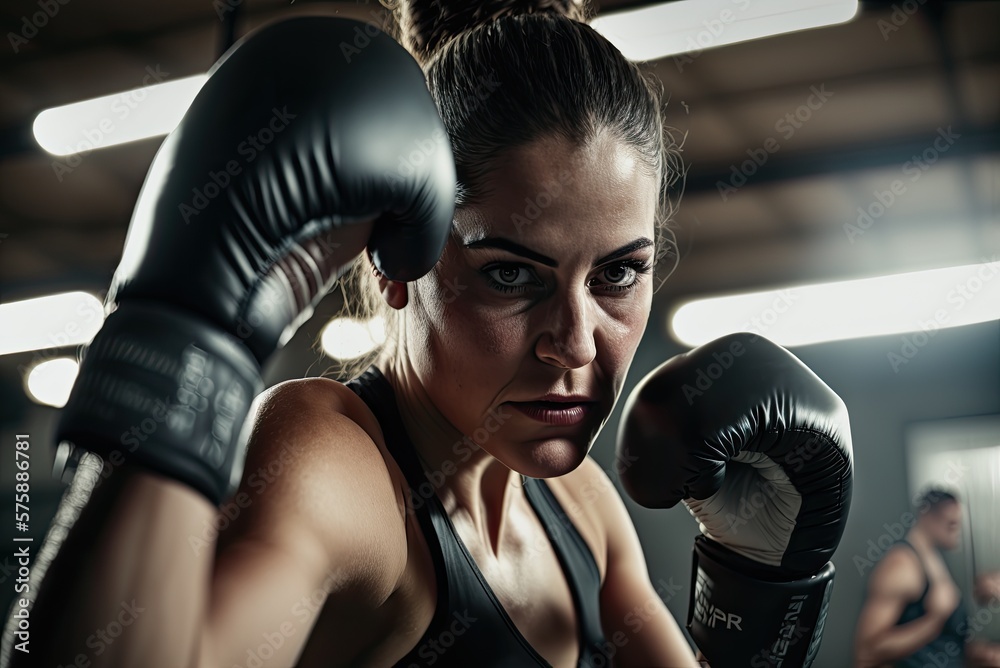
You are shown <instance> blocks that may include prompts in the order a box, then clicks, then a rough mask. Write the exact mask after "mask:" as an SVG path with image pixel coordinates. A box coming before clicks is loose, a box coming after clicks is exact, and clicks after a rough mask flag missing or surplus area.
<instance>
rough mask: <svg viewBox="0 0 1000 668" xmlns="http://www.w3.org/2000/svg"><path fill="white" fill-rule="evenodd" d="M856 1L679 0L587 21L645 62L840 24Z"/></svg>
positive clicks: (854, 9) (853, 11)
mask: <svg viewBox="0 0 1000 668" xmlns="http://www.w3.org/2000/svg"><path fill="white" fill-rule="evenodd" d="M857 11H858V2H857V0H795V1H794V2H789V1H788V0H677V1H676V2H663V3H658V4H655V5H652V6H649V7H643V8H641V9H634V10H626V11H622V12H615V13H611V14H608V15H606V16H600V17H598V18H596V19H594V21H593V22H592V23H591V26H592V27H593V28H594V30H596V31H597V32H599V33H601V34H602V35H604V36H605V37H606V38H607V39H608V40H609V41H610V42H611V43H612V44H614V45H615V46H616V47H618V49H619V50H620V51H621V52H622V53H623V54H624V55H625V57H627V58H629V59H630V60H637V61H644V60H655V59H656V58H664V57H666V56H672V55H676V54H680V53H688V54H691V53H700V52H701V51H702V50H704V49H708V48H712V47H716V46H722V45H723V44H734V43H736V42H746V41H748V40H751V39H760V38H762V37H770V36H772V35H780V34H782V33H787V32H794V31H796V30H806V29H808V28H818V27H821V26H828V25H834V24H837V23H844V22H845V21H849V20H850V19H852V18H854V15H855V14H856V13H857Z"/></svg>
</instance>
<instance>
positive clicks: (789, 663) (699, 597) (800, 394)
mask: <svg viewBox="0 0 1000 668" xmlns="http://www.w3.org/2000/svg"><path fill="white" fill-rule="evenodd" d="M626 455H628V456H630V457H631V459H627V458H626ZM618 456H619V457H620V458H621V461H631V462H632V464H631V465H630V466H629V468H628V469H627V470H625V471H624V472H623V473H622V483H623V484H624V487H625V489H626V491H627V492H628V494H629V495H630V496H631V497H632V498H633V499H634V500H635V501H636V502H637V503H639V504H641V505H643V506H645V507H647V508H670V507H672V506H674V505H676V504H677V502H678V501H682V500H683V502H684V504H685V506H687V508H688V510H689V512H691V514H692V515H694V517H695V518H696V519H697V520H698V522H699V525H700V528H701V532H702V534H703V535H702V536H699V537H698V538H696V539H695V549H694V568H693V572H692V580H693V584H692V595H691V600H690V603H689V609H688V629H689V630H690V632H691V635H692V637H693V638H694V640H695V642H696V643H697V645H698V648H699V649H700V650H701V651H702V653H703V654H704V655H705V657H706V658H707V659H708V661H709V663H710V664H711V666H712V668H730V667H734V668H747V667H748V666H749V667H750V668H758V667H760V668H763V667H765V666H782V667H784V668H793V667H799V666H809V665H810V664H811V663H812V661H813V659H814V658H815V656H816V653H817V652H818V650H819V643H820V640H821V638H822V634H823V624H824V622H825V619H826V613H827V606H828V604H829V597H830V592H831V590H832V588H833V575H834V568H833V564H832V563H830V558H831V556H832V555H833V552H834V550H835V549H836V547H837V545H838V544H839V542H840V538H841V535H842V534H843V531H844V526H845V524H846V522H847V514H848V510H849V509H850V502H851V486H852V475H853V465H852V453H851V432H850V424H849V421H848V415H847V408H846V406H845V405H844V402H843V401H842V400H841V399H840V397H838V396H837V395H836V394H835V393H834V392H833V391H832V390H831V389H830V388H829V387H827V385H826V384H825V383H823V381H822V380H820V379H819V377H817V376H816V374H814V373H813V372H812V371H810V370H809V368H808V367H806V366H805V365H804V364H802V362H800V361H799V360H798V359H797V358H796V357H795V356H793V355H792V354H791V353H789V352H788V351H787V350H785V349H784V348H782V347H780V346H778V345H775V344H774V343H772V342H770V341H768V340H767V339H765V338H763V337H760V336H755V335H752V334H732V335H729V336H725V337H722V338H720V339H717V340H716V341H713V342H711V343H707V344H705V345H703V346H701V347H699V348H696V349H694V350H692V351H691V352H689V353H687V354H683V355H678V356H676V357H673V358H671V359H670V360H668V361H667V362H665V363H664V364H662V365H661V366H659V367H658V368H657V369H655V370H654V371H653V372H652V373H650V374H649V375H648V376H646V377H645V378H644V379H643V380H642V381H641V382H640V383H639V385H638V386H637V387H636V389H635V390H634V391H633V392H632V394H631V395H630V396H629V398H628V400H627V401H626V404H625V409H624V414H623V417H622V422H621V427H620V429H619V433H618Z"/></svg>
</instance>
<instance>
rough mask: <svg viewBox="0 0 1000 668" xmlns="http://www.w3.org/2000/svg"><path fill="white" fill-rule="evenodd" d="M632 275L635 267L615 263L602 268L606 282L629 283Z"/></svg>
mask: <svg viewBox="0 0 1000 668" xmlns="http://www.w3.org/2000/svg"><path fill="white" fill-rule="evenodd" d="M634 275H635V269H632V268H631V267H626V266H624V265H615V266H613V267H608V268H607V269H605V270H604V277H605V278H606V279H608V283H613V284H615V285H622V284H628V283H631V282H632V279H633V277H634Z"/></svg>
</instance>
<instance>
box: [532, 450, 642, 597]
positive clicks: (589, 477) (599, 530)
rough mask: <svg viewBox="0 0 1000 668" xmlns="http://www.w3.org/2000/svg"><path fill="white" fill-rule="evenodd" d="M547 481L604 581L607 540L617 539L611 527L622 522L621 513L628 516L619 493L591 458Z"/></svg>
mask: <svg viewBox="0 0 1000 668" xmlns="http://www.w3.org/2000/svg"><path fill="white" fill-rule="evenodd" d="M547 482H549V486H550V487H551V489H552V491H553V493H554V494H555V495H556V497H557V498H558V499H559V503H560V504H561V505H562V506H563V510H565V511H566V514H567V515H568V516H569V517H570V519H572V520H573V524H574V525H575V526H576V527H577V529H578V530H579V531H580V532H581V534H583V537H584V539H585V540H586V541H587V543H588V544H589V546H590V548H591V552H593V554H594V559H595V560H596V561H597V567H598V570H599V571H600V573H601V581H602V582H603V581H604V576H605V573H606V572H607V554H608V541H609V540H614V532H613V531H609V528H610V527H613V526H614V525H615V523H616V522H617V521H618V520H619V519H620V517H621V516H620V514H619V513H625V516H626V517H627V511H625V508H624V505H623V504H622V501H621V497H620V496H619V494H618V490H617V489H616V488H615V485H614V483H613V482H612V481H611V478H609V477H608V474H607V473H605V471H604V469H602V468H601V466H600V464H598V463H597V461H596V460H594V459H593V458H592V457H590V456H588V457H586V458H585V459H584V460H583V463H582V464H580V466H578V467H577V468H576V469H574V470H573V471H572V472H570V473H567V474H566V475H563V476H559V477H558V478H551V479H549V480H548V481H547Z"/></svg>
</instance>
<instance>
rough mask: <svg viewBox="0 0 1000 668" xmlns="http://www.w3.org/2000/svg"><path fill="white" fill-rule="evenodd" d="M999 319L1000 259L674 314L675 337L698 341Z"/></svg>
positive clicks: (805, 340)
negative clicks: (741, 334) (746, 334)
mask: <svg viewBox="0 0 1000 668" xmlns="http://www.w3.org/2000/svg"><path fill="white" fill-rule="evenodd" d="M991 320H1000V261H997V260H996V256H994V258H993V260H992V261H990V262H984V263H982V264H972V265H966V266H961V267H948V268H945V269H932V270H929V271H917V272H911V273H906V274H894V275H891V276H879V277H876V278H862V279H857V280H851V281H841V282H838V283H824V284H819V285H805V286H798V287H789V288H786V289H783V290H771V291H768V292H754V293H748V294H741V295H731V296H725V297H713V298H709V299H699V300H696V301H691V302H687V303H684V304H682V305H680V306H679V307H678V308H676V309H675V310H674V311H673V313H672V314H671V316H670V318H669V329H670V331H671V336H673V338H675V339H676V340H677V341H680V342H681V343H683V344H685V345H688V346H692V347H693V346H699V345H701V344H703V343H707V342H708V341H712V340H714V339H717V338H719V337H720V336H724V335H726V334H731V333H733V332H754V333H756V334H760V335H761V336H764V337H766V338H768V339H770V340H771V341H774V342H775V343H778V344H780V345H783V346H801V345H807V344H811V343H820V342H823V341H837V340H841V339H855V338H862V337H866V336H885V335H888V334H903V333H906V332H918V331H922V330H923V331H927V332H931V331H937V330H938V329H944V328H947V327H960V326H962V325H972V324H975V323H979V322H988V321H991Z"/></svg>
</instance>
